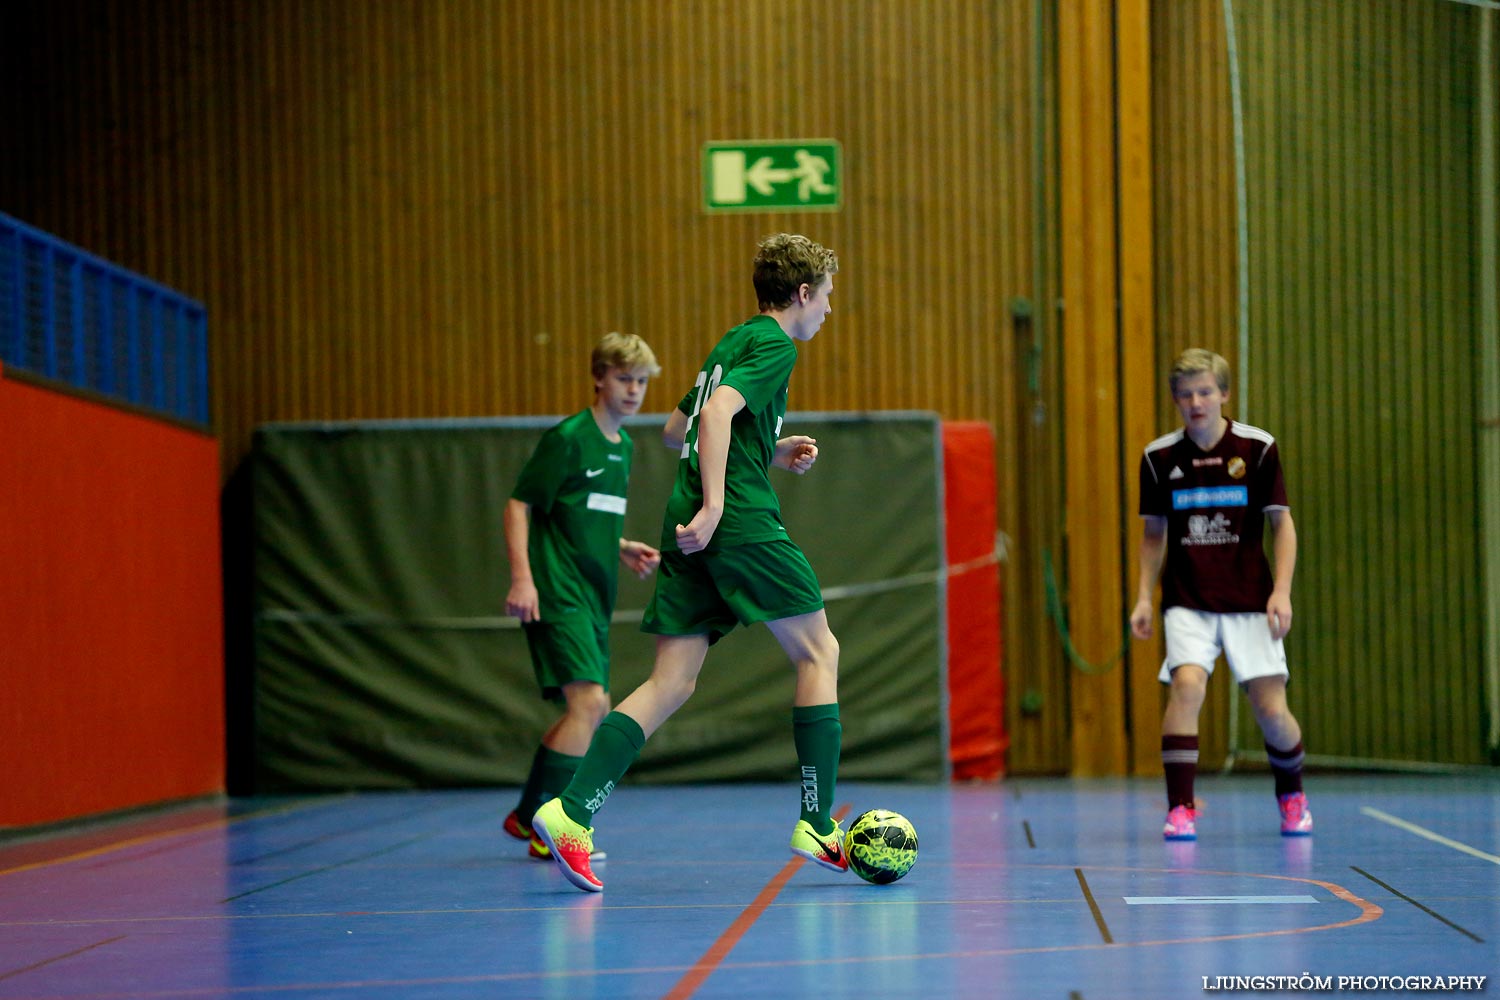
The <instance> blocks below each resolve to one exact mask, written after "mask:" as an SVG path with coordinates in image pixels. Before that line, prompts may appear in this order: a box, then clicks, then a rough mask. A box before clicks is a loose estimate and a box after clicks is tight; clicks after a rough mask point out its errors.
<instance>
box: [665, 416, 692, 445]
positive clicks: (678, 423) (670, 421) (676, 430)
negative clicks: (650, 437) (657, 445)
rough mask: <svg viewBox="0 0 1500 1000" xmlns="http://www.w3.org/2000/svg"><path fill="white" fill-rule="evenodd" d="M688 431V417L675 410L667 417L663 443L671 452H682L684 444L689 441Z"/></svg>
mask: <svg viewBox="0 0 1500 1000" xmlns="http://www.w3.org/2000/svg"><path fill="white" fill-rule="evenodd" d="M687 429H688V415H687V414H686V413H683V412H682V411H681V410H677V409H674V410H673V411H672V413H671V414H670V415H669V416H668V417H667V426H666V427H665V428H663V429H662V432H661V443H662V444H664V445H666V446H667V448H668V449H670V450H671V451H681V450H682V443H683V442H684V441H686V440H687Z"/></svg>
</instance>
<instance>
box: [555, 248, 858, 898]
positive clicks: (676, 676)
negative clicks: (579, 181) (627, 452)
mask: <svg viewBox="0 0 1500 1000" xmlns="http://www.w3.org/2000/svg"><path fill="white" fill-rule="evenodd" d="M837 272H838V258H837V257H836V256H834V254H833V252H832V251H830V250H828V249H826V248H825V247H822V246H819V245H818V244H817V243H814V242H813V241H812V240H810V239H808V238H807V237H805V236H796V235H791V234H787V233H779V234H777V235H775V236H770V237H767V238H766V239H765V240H763V241H761V243H760V247H759V252H758V253H757V254H756V256H755V262H754V283H755V292H756V296H757V299H758V301H759V303H760V314H759V315H757V316H754V317H752V318H750V319H749V320H747V321H746V322H744V323H742V324H740V325H739V326H737V327H735V328H734V329H732V330H730V331H729V332H728V333H726V334H725V335H724V337H723V339H721V340H720V341H719V343H718V345H717V346H716V347H715V348H714V349H713V351H712V352H711V353H710V354H709V356H708V360H707V361H705V362H704V364H703V368H702V370H701V371H700V372H699V373H698V379H697V382H696V383H695V384H694V386H693V389H692V390H691V391H690V392H688V394H687V395H686V396H684V397H683V399H682V402H680V403H679V404H678V406H677V409H676V410H674V411H673V412H672V414H671V416H670V417H669V418H668V420H667V427H666V431H665V433H664V435H663V438H664V440H665V442H666V444H667V446H668V447H670V448H674V449H679V450H680V454H681V460H680V461H679V462H678V471H677V482H676V485H675V486H674V488H673V491H672V497H671V500H669V501H668V504H667V512H666V517H665V518H664V520H663V525H662V543H661V546H662V550H663V555H662V571H661V574H660V575H659V576H658V577H657V581H656V592H655V594H654V596H653V597H652V598H651V603H650V605H648V607H647V608H646V616H645V620H644V621H643V622H642V625H641V627H642V628H643V629H644V630H645V631H647V632H652V633H655V634H656V636H657V644H656V664H655V667H654V668H653V670H652V673H651V677H650V678H649V679H648V680H647V681H646V682H645V683H644V684H642V685H641V686H640V687H638V688H636V689H635V691H634V692H632V693H631V694H630V695H629V696H628V697H627V698H626V699H625V700H624V701H622V702H621V703H620V705H619V708H618V709H616V710H615V711H613V712H611V713H610V714H609V715H608V716H607V717H606V718H605V719H604V721H603V723H602V724H601V725H600V726H599V729H598V731H597V732H596V733H595V734H594V739H593V741H592V742H591V743H590V744H589V749H588V753H587V754H585V756H584V759H583V762H582V763H581V764H580V765H579V767H578V771H577V773H576V774H575V775H574V776H573V779H572V780H571V781H570V782H569V783H568V787H567V788H566V789H564V790H563V792H562V794H561V795H560V796H559V797H558V798H556V799H553V800H552V801H550V802H548V803H546V804H545V805H543V806H542V808H541V809H540V810H538V811H537V814H536V816H535V818H534V820H533V827H534V829H535V830H536V832H537V835H538V836H540V837H541V839H542V840H543V841H544V842H545V843H546V844H547V846H548V848H550V850H551V853H552V857H553V860H555V861H556V862H557V863H558V866H559V867H560V868H561V870H562V873H563V875H564V876H565V877H566V878H567V879H568V881H569V882H571V883H572V884H573V885H575V886H577V887H578V888H580V889H583V890H585V891H589V892H598V891H599V890H601V889H603V888H604V883H602V882H601V881H600V880H599V878H598V876H596V875H595V874H594V872H593V869H592V868H591V867H590V865H589V856H590V854H591V852H592V851H593V829H592V828H591V827H590V825H589V824H590V822H591V821H592V819H593V814H594V813H595V812H596V811H597V810H598V809H599V808H600V806H602V805H603V804H604V800H605V798H607V797H608V795H609V793H610V792H611V791H612V790H613V789H614V787H615V786H616V785H617V784H618V783H619V782H620V780H621V779H622V778H623V777H624V776H625V772H626V771H627V770H629V768H630V766H631V764H633V763H634V762H635V760H636V758H637V757H638V756H639V754H640V751H641V748H642V747H643V746H644V745H645V742H646V739H647V738H648V737H649V736H650V735H651V734H652V733H654V732H655V731H656V729H657V728H658V727H659V726H661V724H662V723H663V722H665V721H666V720H667V719H668V718H669V717H670V716H671V715H672V713H673V712H675V711H676V710H677V709H678V708H679V707H681V706H682V704H683V703H684V702H685V701H687V699H688V696H689V695H690V694H692V691H693V687H694V685H695V684H696V682H697V678H698V673H699V671H700V670H701V669H702V668H703V661H704V658H705V656H707V654H708V647H709V646H710V645H712V644H713V643H714V642H716V641H718V639H720V638H721V637H723V636H724V635H725V634H727V633H728V632H729V631H730V630H731V629H733V628H734V627H735V625H737V624H739V625H749V624H751V623H754V622H765V624H766V627H767V628H769V629H770V630H771V634H772V635H774V636H775V637H776V640H777V642H779V643H780V644H781V648H782V649H783V650H784V651H785V652H786V654H787V656H788V658H789V659H790V660H791V662H792V665H793V668H794V669H795V671H796V691H795V695H794V697H793V703H792V704H793V708H792V721H793V738H794V741H795V743H796V747H797V757H798V761H799V765H800V769H801V770H800V775H801V787H800V789H799V797H800V801H801V810H802V812H801V818H799V819H798V821H797V823H796V826H795V827H794V828H793V831H792V842H791V849H792V852H793V853H795V854H798V855H801V856H802V857H806V858H808V859H810V860H812V861H814V862H816V863H817V864H819V865H822V866H823V867H825V868H828V869H831V870H833V871H840V872H841V871H847V870H848V867H849V862H848V859H847V858H846V857H845V856H844V850H843V834H842V832H841V831H840V830H839V827H838V823H837V822H836V821H835V820H834V819H833V817H832V815H831V812H832V808H833V796H834V784H835V781H836V779H837V776H838V760H839V747H840V743H841V741H842V732H843V730H842V727H841V725H840V723H839V710H838V660H839V645H838V641H837V640H836V639H835V638H834V636H833V632H832V631H830V629H829V627H828V618H827V616H826V615H825V613H824V610H823V598H822V592H821V589H820V588H819V586H818V580H817V577H815V576H814V575H813V571H812V568H811V567H810V566H809V565H808V562H807V557H806V556H804V555H803V554H802V550H801V549H800V548H798V547H797V546H796V544H794V543H793V542H792V541H791V539H789V538H788V537H787V535H786V529H785V528H783V527H782V525H781V509H780V503H779V501H778V500H777V498H776V493H775V491H774V490H773V489H772V488H771V482H770V476H769V474H768V470H769V469H770V467H771V466H772V465H776V466H778V467H780V468H783V469H787V470H788V471H791V472H794V473H796V474H798V475H802V474H803V473H805V472H807V470H808V469H810V468H812V465H813V463H814V462H815V461H817V458H818V448H817V444H816V442H815V441H814V440H813V439H812V438H810V437H806V436H802V435H794V436H791V437H784V438H778V435H779V434H780V432H781V423H782V418H783V417H784V416H785V414H786V398H787V385H788V379H789V377H790V376H791V373H792V368H793V366H794V365H795V364H796V362H797V346H796V345H797V342H798V341H803V342H806V341H809V340H812V338H813V337H814V335H816V334H817V332H818V328H819V327H820V326H822V324H823V320H824V319H825V318H826V317H827V315H828V313H829V311H830V306H829V304H828V296H829V295H830V294H831V293H832V291H833V276H834V275H835V274H836V273H837Z"/></svg>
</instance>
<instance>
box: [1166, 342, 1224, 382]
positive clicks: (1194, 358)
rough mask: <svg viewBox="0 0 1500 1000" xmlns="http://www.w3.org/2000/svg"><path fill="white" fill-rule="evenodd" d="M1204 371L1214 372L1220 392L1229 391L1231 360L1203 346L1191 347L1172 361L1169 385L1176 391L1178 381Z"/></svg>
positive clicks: (1168, 376) (1168, 377) (1168, 379)
mask: <svg viewBox="0 0 1500 1000" xmlns="http://www.w3.org/2000/svg"><path fill="white" fill-rule="evenodd" d="M1203 372H1212V373H1213V376H1214V381H1215V382H1217V383H1219V391H1220V392H1228V391H1229V362H1228V361H1225V360H1224V358H1223V357H1222V356H1220V355H1218V354H1215V353H1214V352H1213V351H1210V350H1206V349H1204V348H1202V347H1189V348H1188V349H1187V350H1185V351H1183V352H1182V353H1181V354H1179V355H1177V360H1176V361H1173V362H1172V371H1171V373H1170V374H1168V375H1167V385H1168V387H1170V388H1171V390H1172V391H1173V392H1174V393H1175V392H1176V391H1177V383H1178V382H1181V381H1182V380H1183V379H1185V378H1192V377H1193V376H1194V375H1201V374H1202V373H1203Z"/></svg>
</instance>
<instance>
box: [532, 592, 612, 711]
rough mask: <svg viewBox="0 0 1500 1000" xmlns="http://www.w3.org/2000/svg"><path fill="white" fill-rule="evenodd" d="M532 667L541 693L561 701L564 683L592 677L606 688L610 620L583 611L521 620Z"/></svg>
mask: <svg viewBox="0 0 1500 1000" xmlns="http://www.w3.org/2000/svg"><path fill="white" fill-rule="evenodd" d="M521 628H522V629H524V630H525V631H526V646H527V648H528V649H530V650H531V669H532V670H533V671H535V673H536V682H537V684H539V685H541V688H542V697H543V698H546V699H547V700H548V701H563V700H564V698H563V692H562V689H563V685H564V684H571V683H573V682H574V681H593V682H594V683H595V684H599V685H601V686H602V687H603V688H604V690H606V691H608V690H609V623H608V622H598V621H595V620H594V619H593V618H592V617H590V616H589V615H586V614H576V615H568V616H567V617H566V618H563V619H561V620H559V621H555V622H523V623H522V624H521Z"/></svg>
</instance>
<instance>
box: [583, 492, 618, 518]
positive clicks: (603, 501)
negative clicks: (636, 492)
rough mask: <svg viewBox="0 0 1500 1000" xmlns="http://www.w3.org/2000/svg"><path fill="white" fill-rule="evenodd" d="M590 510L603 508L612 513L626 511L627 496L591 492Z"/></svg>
mask: <svg viewBox="0 0 1500 1000" xmlns="http://www.w3.org/2000/svg"><path fill="white" fill-rule="evenodd" d="M588 508H589V510H602V511H605V512H607V513H610V514H621V515H623V514H624V513H625V498H624V497H616V496H610V495H609V494H608V493H590V494H589V501H588Z"/></svg>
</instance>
